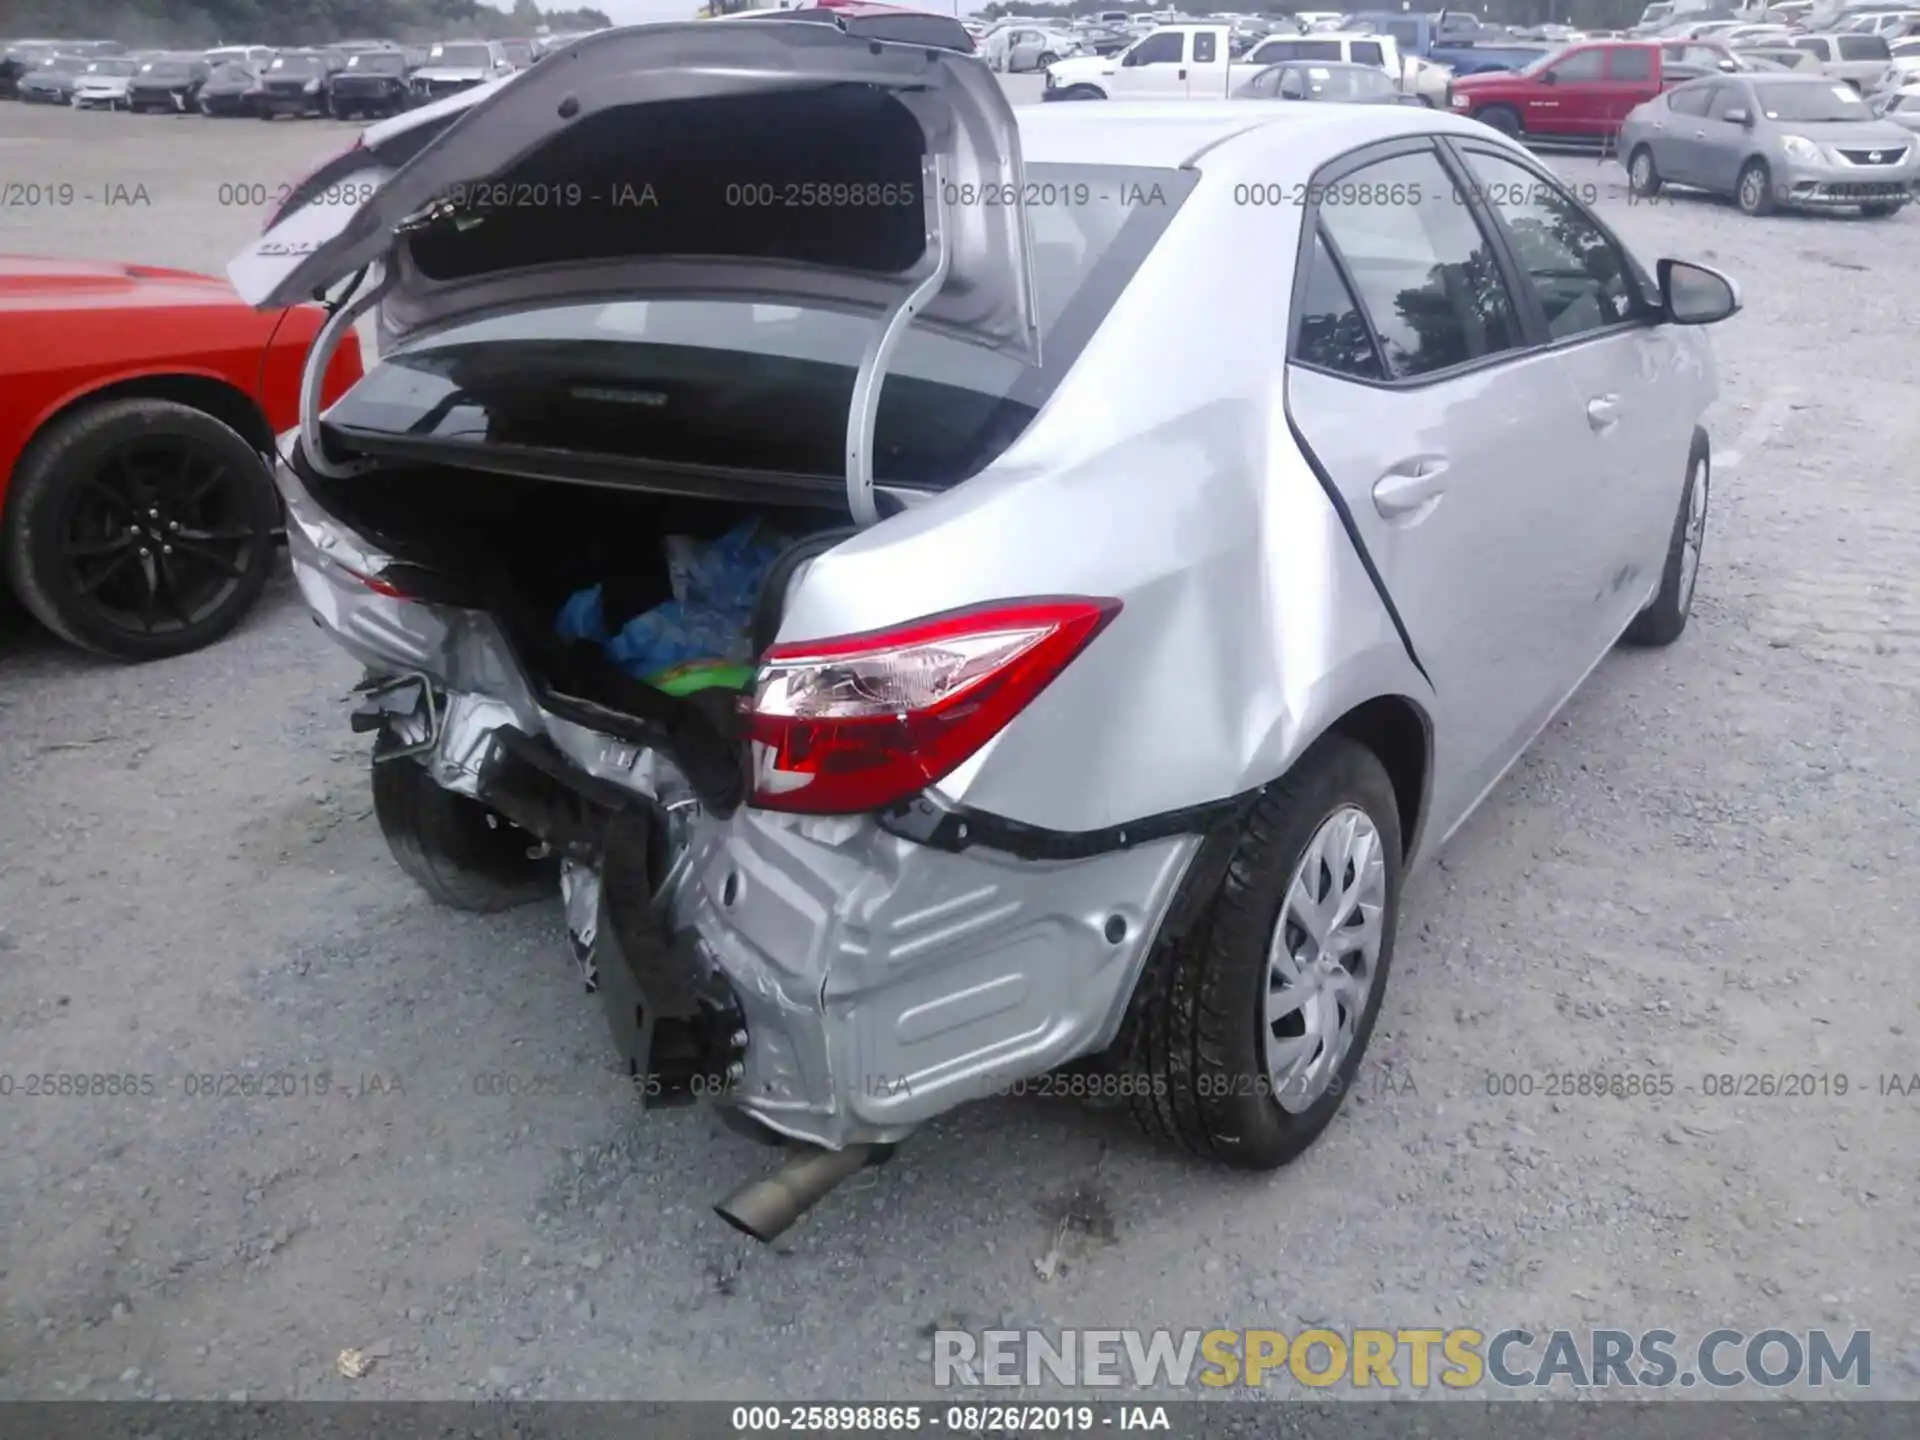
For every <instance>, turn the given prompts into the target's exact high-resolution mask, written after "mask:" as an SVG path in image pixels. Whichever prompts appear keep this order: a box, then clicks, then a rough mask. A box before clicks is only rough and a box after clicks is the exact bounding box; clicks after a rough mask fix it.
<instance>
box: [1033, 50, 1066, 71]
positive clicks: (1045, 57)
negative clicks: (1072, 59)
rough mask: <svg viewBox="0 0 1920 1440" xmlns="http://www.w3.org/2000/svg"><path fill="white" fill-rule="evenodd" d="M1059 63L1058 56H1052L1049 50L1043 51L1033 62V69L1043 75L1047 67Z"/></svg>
mask: <svg viewBox="0 0 1920 1440" xmlns="http://www.w3.org/2000/svg"><path fill="white" fill-rule="evenodd" d="M1059 63H1060V57H1059V56H1058V55H1056V54H1054V53H1053V52H1052V51H1051V50H1045V51H1042V52H1041V55H1040V58H1039V59H1038V60H1036V61H1034V62H1033V68H1034V69H1036V70H1038V71H1040V72H1041V73H1042V74H1045V73H1046V69H1047V67H1048V66H1049V65H1057V64H1059Z"/></svg>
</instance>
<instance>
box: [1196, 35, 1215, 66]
mask: <svg viewBox="0 0 1920 1440" xmlns="http://www.w3.org/2000/svg"><path fill="white" fill-rule="evenodd" d="M1215 53H1216V52H1215V48H1214V37H1213V32H1212V31H1210V30H1203V31H1201V32H1200V33H1199V34H1197V35H1195V36H1194V37H1193V63H1194V64H1196V65H1211V64H1212V63H1213V57H1214V54H1215Z"/></svg>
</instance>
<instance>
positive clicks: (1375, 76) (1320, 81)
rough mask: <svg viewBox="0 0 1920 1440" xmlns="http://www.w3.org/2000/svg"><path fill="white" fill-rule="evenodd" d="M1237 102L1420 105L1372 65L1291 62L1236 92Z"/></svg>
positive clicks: (1260, 74)
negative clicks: (1282, 101)
mask: <svg viewBox="0 0 1920 1440" xmlns="http://www.w3.org/2000/svg"><path fill="white" fill-rule="evenodd" d="M1233 98H1234V99H1236V100H1320V101H1326V102H1330V103H1334V104H1340V105H1403V104H1404V105H1418V104H1419V103H1420V101H1419V99H1418V97H1416V96H1413V95H1407V94H1403V93H1402V92H1401V90H1400V87H1399V86H1398V85H1396V84H1394V82H1393V77H1392V76H1390V75H1388V74H1387V73H1386V72H1385V71H1383V70H1381V69H1379V68H1377V67H1376V66H1372V65H1341V64H1337V63H1330V64H1316V63H1314V62H1313V61H1310V60H1289V61H1287V62H1286V63H1285V64H1281V65H1269V66H1268V67H1267V68H1266V69H1264V70H1262V71H1260V72H1258V73H1257V74H1255V75H1254V76H1253V77H1252V78H1250V79H1249V80H1247V81H1246V82H1245V83H1244V84H1242V85H1240V86H1237V87H1236V88H1235V90H1234V92H1233Z"/></svg>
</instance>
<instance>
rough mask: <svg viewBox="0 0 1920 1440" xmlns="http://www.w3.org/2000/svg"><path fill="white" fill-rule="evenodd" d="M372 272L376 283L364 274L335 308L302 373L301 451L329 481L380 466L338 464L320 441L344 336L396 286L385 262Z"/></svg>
mask: <svg viewBox="0 0 1920 1440" xmlns="http://www.w3.org/2000/svg"><path fill="white" fill-rule="evenodd" d="M370 269H371V274H372V283H371V284H368V283H366V277H365V276H364V275H363V276H362V278H361V279H360V280H359V281H358V282H356V283H355V284H354V285H352V286H351V287H350V288H349V289H348V291H347V293H346V294H345V295H343V296H342V297H341V298H340V300H339V301H338V302H337V303H336V304H335V305H334V307H333V309H332V311H331V313H329V314H328V316H327V323H326V324H324V325H322V326H321V327H320V333H319V334H318V335H316V336H314V339H313V345H312V347H311V348H309V349H308V351H307V363H306V368H305V369H303V370H302V371H301V372H300V448H301V449H302V450H304V451H305V452H306V456H307V463H308V464H309V465H311V466H312V467H313V468H314V470H315V471H317V472H318V473H319V474H321V475H324V476H326V477H327V478H328V479H329V480H346V479H349V478H350V477H352V476H355V475H360V474H363V473H365V472H366V471H368V470H372V469H374V468H375V467H376V465H377V463H378V462H376V461H372V460H350V461H348V462H347V463H346V464H345V465H336V464H335V463H334V462H333V461H331V460H329V459H328V458H327V452H326V447H325V446H324V445H323V444H322V443H321V439H320V396H321V393H322V389H323V387H324V386H325V384H326V378H327V366H328V365H329V364H331V363H332V361H333V352H334V351H335V350H338V349H339V348H340V340H341V337H342V336H344V335H345V334H346V333H347V332H348V331H349V330H351V329H352V328H353V325H354V322H355V321H357V320H358V319H359V318H360V317H361V316H362V315H364V314H366V313H367V311H369V310H371V309H372V308H373V307H374V306H375V305H377V304H379V303H380V299H381V297H382V296H384V295H385V294H386V293H387V289H388V287H389V286H390V285H391V284H392V283H393V276H392V272H391V271H390V270H388V269H387V266H386V264H385V262H383V261H379V260H376V261H374V263H373V265H372V266H371V267H370Z"/></svg>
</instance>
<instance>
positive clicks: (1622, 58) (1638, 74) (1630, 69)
mask: <svg viewBox="0 0 1920 1440" xmlns="http://www.w3.org/2000/svg"><path fill="white" fill-rule="evenodd" d="M1712 61H1713V56H1712V55H1709V56H1707V63H1709V64H1711V63H1712ZM1607 74H1608V75H1610V76H1612V78H1614V79H1615V80H1651V79H1652V78H1653V52H1652V51H1651V50H1646V49H1642V48H1641V47H1640V46H1637V45H1636V46H1633V47H1632V48H1630V49H1625V50H1616V51H1614V52H1613V54H1612V55H1611V56H1609V57H1608V68H1607Z"/></svg>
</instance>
